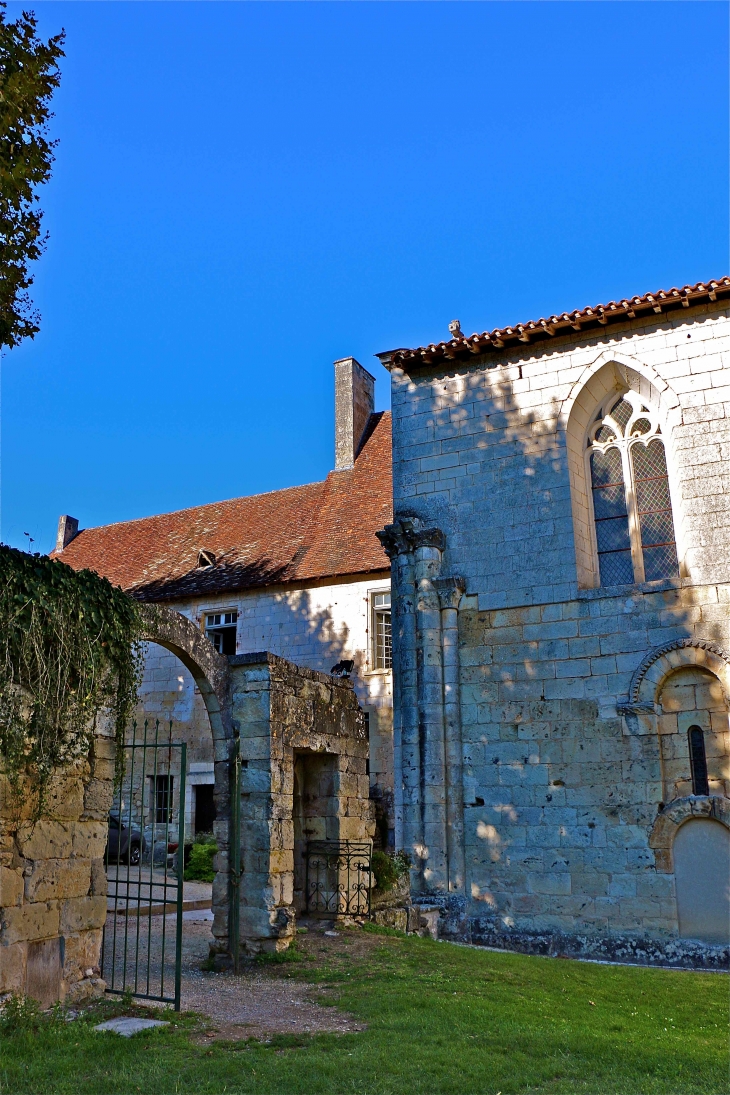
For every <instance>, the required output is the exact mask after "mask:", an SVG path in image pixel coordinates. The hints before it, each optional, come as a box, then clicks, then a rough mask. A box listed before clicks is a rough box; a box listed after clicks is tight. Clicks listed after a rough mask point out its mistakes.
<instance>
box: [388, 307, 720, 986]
mask: <svg viewBox="0 0 730 1095" xmlns="http://www.w3.org/2000/svg"><path fill="white" fill-rule="evenodd" d="M391 376H392V385H393V399H392V403H393V477H394V513H395V518H394V523H393V525H392V526H389V527H388V528H387V529H386V530H385V531H384V533H383V536H382V540H383V544H384V546H385V547H386V550H387V551H388V553H389V555H390V557H391V561H392V580H393V600H394V621H393V622H394V636H393V644H394V678H395V711H394V741H395V752H396V760H395V769H396V813H397V825H398V830H397V831H398V842H399V844H400V846H402V847H405V848H406V849H407V850H409V851H410V852H411V853H412V854H413V856H414V858H415V861H416V863H417V865H418V869H417V871H415V872H414V878H413V886H414V889H419V888H420V889H421V890H422V891H424V892H425V893H428V894H430V895H431V897H432V899H433V900H436V901H440V902H441V903H442V905H443V907H444V918H445V919H444V921H443V923H444V925H445V926H446V927H447V930H448V931H450V932H452V933H454V934H456V935H459V936H460V937H461V938H472V939H474V941H482V942H486V943H494V944H496V945H510V946H518V947H521V948H523V949H527V950H530V949H533V950H537V951H543V952H544V951H552V952H564V953H574V954H578V953H584V954H596V955H599V956H603V957H624V958H628V959H629V960H635V961H670V962H673V963H677V964H682V963H685V964H695V963H697V964H703V963H704V964H710V965H713V964H718V963H719V964H722V963H723V962H724V963H726V962H727V955H728V950H727V946H726V947H725V948H723V947H720V948H719V949H718V946H717V941H716V940H715V941H714V942H712V941H710V940H708V939H704V940H703V939H702V938H697V937H696V935H695V937H692V938H690V937H688V935H687V932H686V931H685V929H684V928H683V925H682V915H681V909H682V901H683V900H684V899H683V897H682V894H681V893H680V892H679V889H680V888H681V885H682V877H683V876H682V874H681V871H679V873H676V871H677V870H679V868H676V867H675V864H674V863H673V859H672V852H671V840H669V843H668V844H667V839H668V838H667V839H665V837H662V840H664V843H662V842H661V841H660V840H659V837H658V835H657V834H658V833H663V834H667V833H672V832H674V831H676V829H677V826H678V825H679V824H682V825H684V824H687V823H688V822H689V823H690V825H691V824H693V822H692V819H693V818H695V817H702V818H709V819H711V821H712V823H713V824H717V825H718V826H721V827H722V828H723V830H724V831H725V838H726V839H727V838H728V834H727V819H728V810H727V804H728V803H730V798H728V795H729V793H730V747H729V746H730V742H729V739H728V703H729V700H728V697H729V696H730V687H729V682H728V677H727V669H728V664H730V653H729V652H730V613H729V612H728V608H729V607H730V490H728V487H729V486H730V483H729V482H726V479H727V468H726V463H727V461H726V459H725V458H726V456H727V451H726V450H727V446H728V423H729V422H730V402H729V401H728V390H729V389H730V313H729V312H728V307H727V303H723V302H719V301H716V302H711V303H707V304H702V305H698V306H696V307H690V308H686V309H681V310H678V311H676V312H674V313H671V314H669V315H659V314H657V315H653V317H652V318H651V319H649V318H646V317H644V318H642V319H638V318H637V319H636V320H634V321H633V322H632V321H629V320H627V321H626V322H625V323H617V324H616V325H615V326H610V327H608V328H606V329H603V330H600V331H596V330H593V331H590V332H584V333H576V334H574V335H570V336H561V337H559V338H554V339H551V340H548V341H544V342H540V343H539V344H538V345H535V346H529V347H523V348H521V349H519V350H517V349H513V350H504V352H503V353H490V354H489V355H488V356H485V357H484V358H479V357H478V356H477V357H474V358H473V359H472V360H470V361H468V362H465V361H451V362H449V363H448V367H447V368H443V367H439V368H436V367H434V366H428V365H426V364H423V363H420V364H419V365H416V366H414V367H413V368H410V371H409V372H406V371H404V370H403V369H402V368H401V367H400V366H396V365H392V366H391ZM627 391H631V392H635V393H637V395H638V398H640V399H641V400H642V401H643V402H644V403H645V404H646V406H647V407H648V408H650V410H651V413H652V414H654V415H655V420H656V421H657V422H658V423H659V424H660V427H659V433H660V436H661V438H662V442H663V444H664V447H665V451H666V459H667V466H668V475H669V480H668V483H669V490H670V494H671V504H672V510H673V518H674V528H675V532H676V542H677V554H678V559H679V573H678V575H677V576H676V577H672V578H667V579H664V580H661V581H637V582H635V583H631V584H624V585H621V586H615V585H614V586H612V585H609V584H606V583H605V582H603V583H602V582H601V577H600V574H599V570H598V560H597V555H596V551H597V548H596V533H595V531H594V523H595V517H594V510H593V500H592V493H591V488H590V471H589V465H588V463H587V460H588V456H587V437H588V433H589V431H590V430H591V428H592V427H593V423H594V422H595V421H596V416H597V415H598V414H599V411H600V410H601V408H602V407H604V406H606V405H607V401H608V403H610V405H611V406H613V403H612V402H611V400H612V399H613V400H614V402H615V400H618V398H619V397H620V395H621V393H622V392H627ZM614 397H615V398H614ZM604 413H606V412H605V411H601V414H604ZM599 421H600V418H599ZM728 451H730V450H728ZM723 461H724V462H723ZM650 508H651V507H649V509H650ZM644 520H645V518H643V517H642V521H644ZM637 535H638V533H637ZM455 576H458V578H457V577H455ZM449 590H450V591H451V592H450V593H449V592H448V591H449ZM449 597H450V598H451V599H450V600H449V599H448V598H449ZM452 612H453V616H454V619H451V617H450V615H449V614H450V613H452ZM455 634H456V635H458V643H456V644H455V643H454V635H455ZM692 726H695V727H697V728H699V729H701V731H702V735H703V739H702V740H703V742H704V745H703V748H704V751H705V752H704V754H703V758H704V759H702V765H705V766H706V778H707V784H706V786H704V785H703V784H702V783H698V782H697V779H698V776H697V768H696V765H697V764H700V760H698V759H697V756H696V755H695V756H690V745H689V738H688V734H689V731H690V729H691V727H692ZM698 787H699V788H700V792H701V793H700V792H698ZM703 787H704V790H703ZM688 801H690V802H696V803H698V805H697V806H696V808H692V809H683V811H681V812H680V813H677V812H676V811H677V809H678V807H677V803H680V802H682V803H686V802H688ZM668 818H671V819H674V820H671V822H670V821H668V820H667V819H668ZM699 831H700V830H699V829H698V828H695V829H693V832H697V833H699ZM713 831H714V830H713ZM706 873H708V875H709V874H711V871H710V870H709V867H708V872H706ZM708 893H709V891H708ZM703 900H704V898H703ZM707 900H708V901H710V900H714V898H711V895H710V897H708V898H707ZM693 923H694V924H696V923H697V921H696V919H695V920H693ZM696 930H697V929H696V927H695V928H694V929H693V931H695V933H696ZM728 942H730V940H729V941H728Z"/></svg>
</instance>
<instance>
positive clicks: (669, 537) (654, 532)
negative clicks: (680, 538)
mask: <svg viewBox="0 0 730 1095" xmlns="http://www.w3.org/2000/svg"><path fill="white" fill-rule="evenodd" d="M639 519H640V522H641V543H642V545H643V546H644V547H645V548H646V547H654V546H656V544H673V543H674V526H673V525H672V513H671V510H662V511H661V512H660V513H642V514H641V516H640V518H639Z"/></svg>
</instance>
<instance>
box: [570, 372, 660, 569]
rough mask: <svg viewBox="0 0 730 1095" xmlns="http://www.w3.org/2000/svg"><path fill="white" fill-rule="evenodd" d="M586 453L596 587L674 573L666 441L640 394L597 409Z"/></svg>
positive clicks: (613, 401) (627, 393)
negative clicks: (594, 536)
mask: <svg viewBox="0 0 730 1095" xmlns="http://www.w3.org/2000/svg"><path fill="white" fill-rule="evenodd" d="M588 458H589V462H590V472H591V487H592V494H593V516H594V519H595V526H596V546H597V549H598V567H599V572H600V577H601V585H602V586H613V585H624V584H631V583H633V582H653V581H656V580H657V579H660V578H677V577H679V566H678V562H677V546H676V543H675V536H674V521H673V519H672V503H671V500H670V496H669V480H668V478H667V461H666V455H665V452H664V441H663V439H662V436H661V429H660V427H659V422H658V420H657V416H656V414H655V413H654V411H652V410H651V409H650V408H649V407H648V406H647V405H646V403H644V401H643V400H642V398H641V396H639V395H637V394H636V393H635V392H626V394H625V395H622V396H620V397H618V398H617V397H616V396H613V397H612V398H611V399H610V400H609V401H608V403H607V404H606V405H605V406H603V407H602V408H601V410H600V412H599V414H598V417H597V418H596V420H595V422H594V423H593V426H592V428H591V430H590V433H589V437H588Z"/></svg>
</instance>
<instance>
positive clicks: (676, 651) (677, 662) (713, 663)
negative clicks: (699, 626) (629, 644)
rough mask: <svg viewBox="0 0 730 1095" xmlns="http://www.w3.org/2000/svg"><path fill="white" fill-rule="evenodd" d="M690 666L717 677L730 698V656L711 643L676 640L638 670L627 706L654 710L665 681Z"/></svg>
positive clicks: (660, 648) (656, 651)
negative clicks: (678, 670) (677, 671)
mask: <svg viewBox="0 0 730 1095" xmlns="http://www.w3.org/2000/svg"><path fill="white" fill-rule="evenodd" d="M690 665H696V666H699V667H700V668H703V669H708V670H709V671H710V673H714V675H715V676H716V677H717V678H718V680H719V681H720V682H721V683H722V686H723V689H724V691H725V695H726V697H730V654H728V653H727V652H726V651H724V650H723V649H722V647H720V646H718V645H717V643H714V642H712V640H711V639H676V640H674V641H673V642H670V643H665V644H664V645H663V646H656V647H654V649H653V650H650V651H649V653H648V654H647V655H646V657H645V658H644V659H643V661H642V662H641V663H640V664H639V665H638V666H637V667H636V669H635V670H634V675H633V677H632V678H631V684H630V686H629V703H628V705H626V706H633V707H639V708H645V709H647V710H653V709H654V704H655V701H656V697H657V695H658V693H659V690H660V688H661V685H662V684H663V682H664V680H665V678H666V677H668V676H669V674H670V673H671V672H673V670H675V669H682V668H684V667H685V666H690Z"/></svg>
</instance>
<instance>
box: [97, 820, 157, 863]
mask: <svg viewBox="0 0 730 1095" xmlns="http://www.w3.org/2000/svg"><path fill="white" fill-rule="evenodd" d="M146 850H147V841H146V840H145V838H144V835H143V833H142V831H141V829H140V828H139V827H138V826H137V825H135V824H134V822H132V823H131V824H130V823H129V819H128V818H124V817H121V818H120V816H119V811H118V810H110V811H109V834H108V836H107V842H106V855H105V858H106V861H107V863H111V864H114V863H129V864H131V866H132V867H136V866H137V864H138V863H139V862H140V860H141V859H142V853H143V852H145V851H146Z"/></svg>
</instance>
